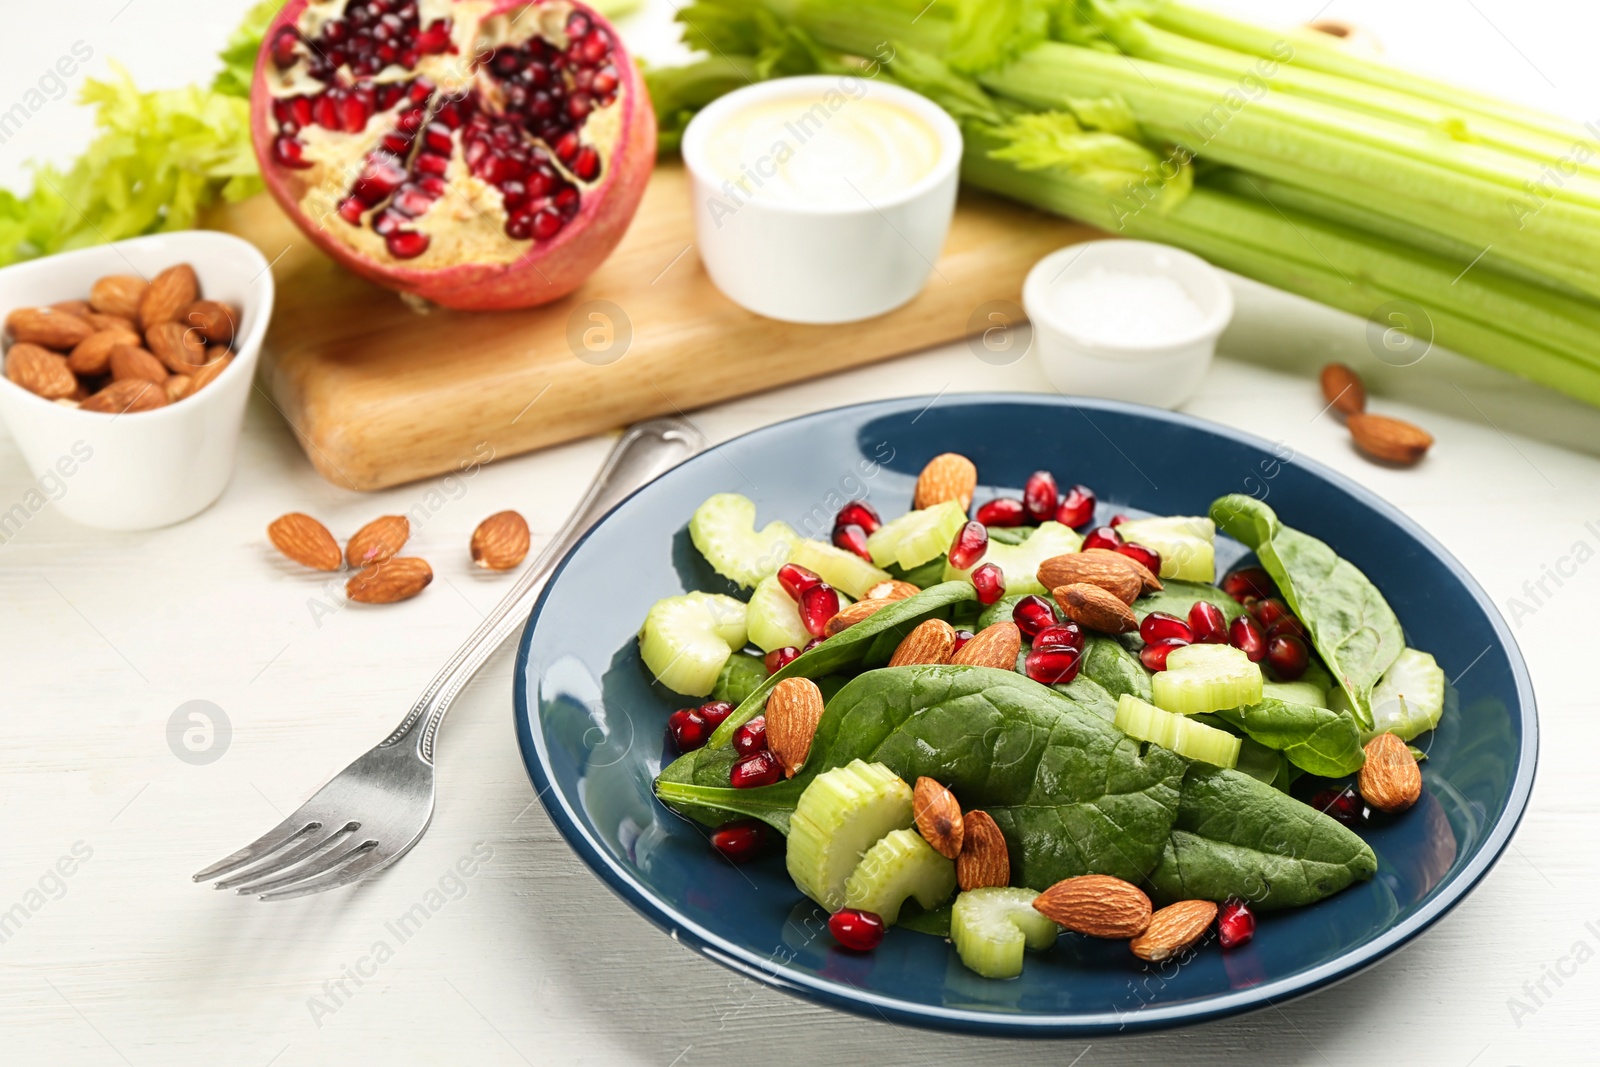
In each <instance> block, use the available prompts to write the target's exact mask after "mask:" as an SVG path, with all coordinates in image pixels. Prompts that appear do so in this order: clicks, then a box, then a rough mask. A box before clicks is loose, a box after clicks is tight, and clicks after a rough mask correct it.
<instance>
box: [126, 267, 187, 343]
mask: <svg viewBox="0 0 1600 1067" xmlns="http://www.w3.org/2000/svg"><path fill="white" fill-rule="evenodd" d="M199 299H200V280H199V279H198V278H196V277H195V274H194V268H193V267H191V266H189V264H187V263H179V264H178V265H177V266H175V267H168V268H167V269H166V270H164V271H162V272H161V273H160V274H157V275H156V276H155V277H154V278H152V279H150V286H149V288H147V289H146V290H145V291H144V293H143V295H142V296H140V298H139V327H140V329H142V330H145V331H146V332H149V330H150V327H152V326H158V325H160V324H161V323H163V322H172V321H173V320H174V319H176V318H177V317H178V313H179V312H181V311H182V310H183V309H184V308H186V307H188V306H189V305H190V304H192V303H194V302H195V301H196V300H199Z"/></svg>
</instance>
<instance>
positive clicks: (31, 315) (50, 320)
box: [6, 308, 94, 352]
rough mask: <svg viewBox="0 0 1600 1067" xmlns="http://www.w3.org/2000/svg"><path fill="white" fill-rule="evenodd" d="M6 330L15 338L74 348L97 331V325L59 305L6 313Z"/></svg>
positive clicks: (61, 348) (64, 349)
mask: <svg viewBox="0 0 1600 1067" xmlns="http://www.w3.org/2000/svg"><path fill="white" fill-rule="evenodd" d="M6 332H7V333H9V334H11V338H12V340H14V341H20V342H22V343H24V344H30V345H39V346H40V347H42V348H50V349H54V350H55V351H57V352H70V351H72V350H73V349H74V348H77V347H78V346H79V345H80V344H82V343H83V342H84V341H85V340H86V339H87V338H88V337H89V335H90V334H92V333H94V327H93V326H90V325H89V324H88V323H87V322H85V321H84V320H83V319H81V318H79V317H78V316H77V315H74V314H72V313H70V312H66V311H58V310H57V309H55V308H18V309H17V310H15V311H13V312H12V313H11V314H10V315H7V316H6Z"/></svg>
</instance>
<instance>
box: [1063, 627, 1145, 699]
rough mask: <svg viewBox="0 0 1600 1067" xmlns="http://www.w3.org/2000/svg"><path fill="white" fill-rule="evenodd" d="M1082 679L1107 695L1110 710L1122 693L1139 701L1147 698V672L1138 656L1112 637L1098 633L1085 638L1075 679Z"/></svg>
mask: <svg viewBox="0 0 1600 1067" xmlns="http://www.w3.org/2000/svg"><path fill="white" fill-rule="evenodd" d="M1083 676H1087V677H1089V678H1090V679H1091V680H1093V681H1094V682H1095V683H1096V684H1098V685H1099V686H1100V687H1101V688H1102V689H1104V690H1105V691H1106V692H1108V693H1110V694H1111V703H1112V706H1113V707H1115V705H1116V701H1117V698H1118V697H1120V696H1122V695H1123V694H1124V693H1126V694H1127V695H1129V696H1132V697H1138V698H1139V699H1140V700H1149V699H1150V672H1149V671H1147V670H1145V669H1144V664H1142V663H1140V662H1139V657H1138V656H1135V655H1134V654H1133V653H1132V652H1129V651H1128V650H1127V649H1126V648H1124V647H1122V645H1121V644H1119V643H1118V642H1117V641H1115V640H1113V639H1112V638H1109V637H1102V636H1101V635H1099V634H1091V635H1090V636H1089V642H1088V644H1087V645H1085V646H1084V649H1083V666H1081V667H1080V668H1079V677H1083ZM1112 717H1113V718H1115V716H1114V715H1113V716H1112Z"/></svg>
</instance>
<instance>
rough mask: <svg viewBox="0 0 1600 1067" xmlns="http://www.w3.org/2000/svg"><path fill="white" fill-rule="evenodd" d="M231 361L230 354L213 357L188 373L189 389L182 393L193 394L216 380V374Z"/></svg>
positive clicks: (226, 367) (225, 368)
mask: <svg viewBox="0 0 1600 1067" xmlns="http://www.w3.org/2000/svg"><path fill="white" fill-rule="evenodd" d="M232 363H233V357H232V356H221V357H219V358H217V359H213V360H212V361H211V362H209V363H207V364H206V365H205V366H203V367H201V368H200V369H199V370H197V371H195V372H194V373H192V374H190V375H189V377H190V379H191V381H190V382H189V391H188V392H187V393H185V394H184V395H185V396H194V394H196V393H198V392H199V391H200V390H202V389H204V388H205V387H206V386H208V385H210V384H211V383H212V382H214V381H216V380H217V375H219V374H221V373H222V372H223V371H225V370H227V369H228V367H229V365H230V364H232Z"/></svg>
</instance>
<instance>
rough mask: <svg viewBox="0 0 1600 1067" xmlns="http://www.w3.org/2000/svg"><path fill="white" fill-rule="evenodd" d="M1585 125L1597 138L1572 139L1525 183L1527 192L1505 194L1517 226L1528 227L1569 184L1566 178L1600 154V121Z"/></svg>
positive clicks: (1591, 120)
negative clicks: (1587, 139)
mask: <svg viewBox="0 0 1600 1067" xmlns="http://www.w3.org/2000/svg"><path fill="white" fill-rule="evenodd" d="M1583 128H1584V129H1586V130H1588V131H1589V132H1590V133H1592V134H1594V135H1595V140H1594V141H1586V140H1583V139H1582V138H1580V139H1578V140H1576V141H1573V142H1572V145H1571V146H1570V147H1569V148H1568V149H1567V150H1566V151H1565V152H1564V153H1562V154H1561V155H1560V156H1559V157H1558V158H1556V159H1554V160H1552V161H1551V162H1549V163H1545V164H1542V165H1541V166H1540V167H1539V175H1538V177H1536V178H1529V179H1527V180H1526V181H1524V182H1523V183H1522V191H1523V193H1525V194H1526V195H1524V196H1510V197H1507V198H1506V210H1508V211H1509V212H1511V218H1512V221H1514V222H1515V223H1516V224H1517V229H1519V230H1520V229H1523V228H1525V227H1526V226H1527V225H1528V220H1529V219H1531V218H1533V217H1534V216H1535V215H1537V214H1539V212H1541V211H1543V210H1544V206H1545V205H1546V204H1548V203H1549V202H1550V201H1552V200H1554V199H1555V198H1556V194H1557V193H1559V192H1561V190H1562V189H1565V188H1566V186H1567V182H1568V181H1570V180H1571V179H1573V178H1575V177H1577V176H1578V171H1579V170H1580V169H1581V168H1582V167H1583V166H1584V165H1586V164H1587V163H1588V162H1589V161H1590V160H1592V159H1594V158H1595V157H1596V156H1600V122H1597V121H1596V120H1594V119H1590V120H1589V121H1588V122H1585V123H1584V124H1583Z"/></svg>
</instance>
